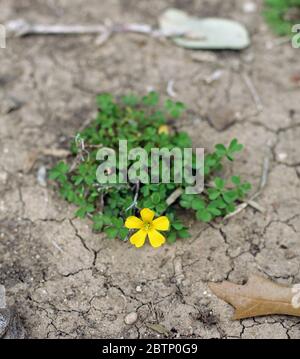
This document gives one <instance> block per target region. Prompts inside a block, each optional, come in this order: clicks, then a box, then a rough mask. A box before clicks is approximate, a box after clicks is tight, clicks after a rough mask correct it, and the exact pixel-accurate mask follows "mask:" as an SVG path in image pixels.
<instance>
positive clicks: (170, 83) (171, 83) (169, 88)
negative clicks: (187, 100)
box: [167, 80, 177, 97]
mask: <svg viewBox="0 0 300 359" xmlns="http://www.w3.org/2000/svg"><path fill="white" fill-rule="evenodd" d="M167 94H168V96H170V97H176V96H177V93H176V92H175V91H174V80H170V81H168V84H167Z"/></svg>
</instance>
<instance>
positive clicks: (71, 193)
mask: <svg viewBox="0 0 300 359" xmlns="http://www.w3.org/2000/svg"><path fill="white" fill-rule="evenodd" d="M97 105H98V109H99V110H98V114H97V116H96V118H95V119H94V120H93V121H92V122H91V124H90V125H89V126H88V127H86V128H85V129H84V130H83V131H82V132H81V133H80V134H77V136H76V137H75V140H74V141H72V144H71V150H72V157H73V158H72V160H70V161H68V162H59V163H57V164H56V166H55V167H54V168H53V169H52V170H51V171H50V175H49V177H50V179H52V180H55V181H56V182H57V183H58V185H59V192H60V195H61V196H62V197H63V198H64V199H65V200H67V201H68V202H70V203H73V204H75V205H76V206H77V207H78V209H77V211H76V216H78V217H81V218H84V217H89V218H91V220H92V222H93V229H94V231H104V232H105V233H106V234H107V236H108V237H109V238H120V239H122V240H125V239H126V238H128V229H126V228H125V227H124V220H125V219H126V218H127V217H128V216H130V215H135V214H137V211H138V210H139V209H142V208H150V209H152V210H154V211H155V213H156V214H157V215H162V214H164V215H166V216H168V218H169V220H170V223H171V228H170V231H169V232H168V234H167V240H168V242H169V243H172V242H174V241H176V239H177V238H187V237H188V236H189V232H188V230H187V228H186V226H185V225H184V224H183V223H182V221H181V220H180V218H179V217H178V210H179V209H180V208H182V209H185V210H186V209H188V210H192V211H194V212H195V215H196V218H197V219H198V220H200V221H203V222H209V221H212V220H213V219H215V218H217V217H223V216H225V215H227V214H228V213H231V212H233V211H234V210H235V208H236V205H237V204H238V203H239V202H240V201H242V200H243V199H244V197H245V195H246V193H247V192H248V191H249V190H250V188H251V186H250V184H249V183H247V182H242V181H241V179H240V177H239V176H233V177H232V178H231V180H230V184H229V185H227V183H226V181H225V180H224V179H222V178H221V177H219V176H216V173H218V174H219V173H220V172H221V171H222V166H223V164H222V163H223V161H224V160H226V159H227V160H229V161H233V160H234V156H235V154H236V153H237V152H239V151H241V150H242V148H243V146H242V145H241V144H239V143H238V141H237V140H236V139H234V140H232V141H231V142H230V144H229V146H227V147H226V146H225V145H223V144H218V145H216V146H215V150H214V151H213V152H212V153H208V154H206V155H205V161H204V174H205V177H204V178H205V190H204V192H202V193H201V194H200V195H199V194H197V195H194V194H185V191H184V190H185V187H186V186H188V184H187V183H185V182H183V183H181V184H177V183H174V182H172V183H167V184H166V183H158V184H151V183H149V184H143V183H140V184H131V183H125V184H124V183H116V184H100V183H98V182H97V179H96V170H97V167H98V166H99V164H100V163H99V161H97V160H96V154H97V151H98V149H99V147H100V146H101V147H102V146H103V147H109V148H114V149H115V150H116V151H117V150H118V145H119V140H122V139H124V140H127V141H128V151H130V149H131V148H136V147H142V148H144V149H146V151H147V153H148V154H150V150H151V148H162V147H165V148H168V149H169V150H171V149H172V148H174V147H177V148H180V149H183V148H188V147H191V146H192V143H191V138H190V137H189V135H188V134H187V133H185V132H178V131H175V130H174V131H172V133H170V132H168V131H167V132H166V131H161V129H162V128H164V129H166V128H168V127H166V126H167V123H168V122H169V121H170V120H171V121H173V120H175V119H178V118H179V117H180V116H181V115H182V113H183V112H184V110H185V105H184V104H183V103H181V102H174V101H172V100H167V101H166V102H165V103H164V105H163V106H160V100H159V95H158V94H157V93H156V92H150V93H149V94H148V95H146V96H144V97H138V96H135V95H127V96H124V97H122V98H121V99H119V100H116V99H115V98H114V97H113V96H112V95H110V94H102V95H99V96H97ZM149 157H150V156H149ZM132 163H134V161H128V167H130V166H131V165H132ZM117 164H118V161H117ZM149 172H150V171H149ZM179 188H180V189H181V190H182V194H181V196H180V197H179V198H177V200H176V201H175V202H174V203H172V204H171V205H168V204H167V201H166V200H167V199H168V198H169V196H170V195H171V194H173V193H174V191H175V190H177V191H178V189H179ZM179 191H180V190H179Z"/></svg>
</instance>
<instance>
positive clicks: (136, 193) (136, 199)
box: [125, 181, 140, 212]
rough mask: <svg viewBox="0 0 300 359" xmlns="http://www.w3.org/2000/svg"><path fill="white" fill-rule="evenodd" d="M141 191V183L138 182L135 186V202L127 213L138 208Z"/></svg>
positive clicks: (127, 209)
mask: <svg viewBox="0 0 300 359" xmlns="http://www.w3.org/2000/svg"><path fill="white" fill-rule="evenodd" d="M139 191H140V182H139V181H138V182H137V183H136V185H135V194H134V198H133V201H132V203H131V205H130V206H129V207H128V208H126V209H125V212H127V211H129V210H130V209H132V208H136V206H137V203H138V198H139Z"/></svg>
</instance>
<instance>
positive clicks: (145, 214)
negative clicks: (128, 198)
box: [141, 208, 155, 223]
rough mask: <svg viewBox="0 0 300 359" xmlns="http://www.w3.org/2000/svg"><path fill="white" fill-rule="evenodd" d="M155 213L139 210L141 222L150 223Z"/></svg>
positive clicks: (149, 210) (147, 209) (148, 210)
mask: <svg viewBox="0 0 300 359" xmlns="http://www.w3.org/2000/svg"><path fill="white" fill-rule="evenodd" d="M154 215H155V213H154V212H153V211H151V209H149V208H144V209H142V210H141V217H142V220H143V222H146V223H151V222H152V220H153V218H154Z"/></svg>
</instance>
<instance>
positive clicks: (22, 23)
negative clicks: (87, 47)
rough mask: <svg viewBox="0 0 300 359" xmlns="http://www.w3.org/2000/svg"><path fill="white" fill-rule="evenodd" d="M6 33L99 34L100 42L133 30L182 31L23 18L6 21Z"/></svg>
mask: <svg viewBox="0 0 300 359" xmlns="http://www.w3.org/2000/svg"><path fill="white" fill-rule="evenodd" d="M6 29H7V31H8V33H10V34H12V35H13V36H18V37H21V36H28V35H84V34H99V35H100V37H99V39H98V42H99V43H100V44H102V43H103V42H105V41H106V40H107V39H108V38H109V37H110V36H111V35H112V34H114V33H126V32H134V33H139V34H147V35H151V36H153V37H170V36H179V35H183V32H182V31H162V30H159V29H155V28H153V27H152V26H150V25H147V24H134V23H132V24H107V25H103V24H97V25H62V24H61V25H60V24H55V25H44V24H31V23H29V22H27V21H26V20H24V19H17V20H12V21H9V22H8V23H6Z"/></svg>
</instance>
